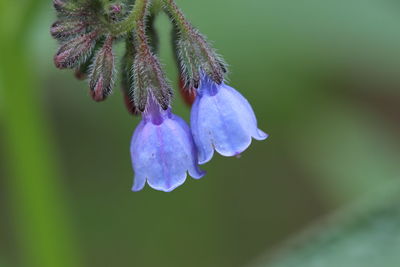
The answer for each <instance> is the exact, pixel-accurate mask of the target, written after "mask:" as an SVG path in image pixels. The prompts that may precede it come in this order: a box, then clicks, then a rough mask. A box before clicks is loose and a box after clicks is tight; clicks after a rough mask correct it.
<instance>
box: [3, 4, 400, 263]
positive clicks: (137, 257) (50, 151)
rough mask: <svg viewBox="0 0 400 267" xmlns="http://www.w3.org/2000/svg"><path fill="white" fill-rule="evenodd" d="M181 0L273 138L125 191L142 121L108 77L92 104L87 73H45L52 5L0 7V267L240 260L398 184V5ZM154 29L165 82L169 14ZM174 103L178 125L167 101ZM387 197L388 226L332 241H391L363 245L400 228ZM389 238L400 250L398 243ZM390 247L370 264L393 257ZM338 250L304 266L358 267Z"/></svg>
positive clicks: (172, 73)
mask: <svg viewBox="0 0 400 267" xmlns="http://www.w3.org/2000/svg"><path fill="white" fill-rule="evenodd" d="M177 3H178V4H179V5H180V7H181V8H182V9H183V10H184V12H185V13H186V15H187V16H188V18H189V19H190V20H191V21H192V22H193V24H194V25H196V26H197V27H198V28H199V29H200V30H201V31H202V32H203V33H204V34H206V35H207V36H208V38H209V39H210V40H212V41H213V43H214V46H215V47H217V48H218V50H219V52H220V53H221V54H222V55H224V57H225V59H226V60H227V62H228V63H229V64H230V70H231V74H230V82H229V83H230V85H232V86H233V87H235V88H236V89H238V90H239V91H241V92H242V93H243V94H244V95H245V96H246V98H247V99H248V100H249V101H250V103H251V104H252V106H253V108H254V110H255V112H256V114H257V117H258V121H259V127H260V128H261V129H263V130H264V131H266V132H268V133H269V134H270V138H269V139H268V140H267V141H264V142H257V141H254V142H253V144H252V146H251V147H250V149H248V150H247V151H246V152H245V153H243V155H242V156H241V158H240V159H236V158H223V157H220V156H216V157H215V158H214V159H213V160H212V161H211V162H210V163H209V164H206V165H205V166H204V169H205V170H207V172H208V174H207V175H206V176H205V177H204V178H203V179H201V180H199V181H195V180H193V179H189V180H188V181H187V182H186V183H185V184H184V185H183V186H181V187H179V188H178V189H177V190H175V191H174V192H172V193H161V192H157V191H154V190H151V189H149V188H148V187H146V189H145V190H144V191H143V192H139V193H133V192H131V191H130V189H131V185H132V178H133V171H132V169H131V163H130V155H129V144H130V138H131V135H132V133H133V130H134V129H135V126H136V124H137V123H138V122H139V118H134V117H132V116H130V115H129V114H128V113H127V112H126V110H125V107H124V105H123V99H122V95H121V92H120V91H119V86H117V88H116V90H115V93H114V95H113V96H112V97H110V98H109V99H108V100H107V101H106V102H103V103H100V104H99V103H94V102H93V101H92V100H91V98H90V96H89V94H88V88H87V84H86V83H85V82H81V81H76V80H75V79H74V77H73V73H72V71H60V70H57V69H56V68H55V67H54V66H53V60H52V57H53V54H54V53H55V51H56V48H57V43H56V41H55V40H52V39H51V36H50V34H49V27H50V25H51V24H52V22H53V21H54V20H55V12H54V10H53V8H52V4H51V1H38V0H31V1H30V0H25V1H22V0H21V1H1V2H0V29H1V32H0V36H1V37H0V44H1V47H0V178H1V179H0V266H1V267H3V266H5V267H9V266H23V267H25V266H29V267H30V266H34V267H36V266H40V267H47V266H49V267H50V266H51V267H58V266H60V267H63V266H66V267H67V266H68V267H75V266H76V267H78V266H90V267H92V266H96V267H108V266H143V267H147V266H150V267H152V266H174V267H178V266H194V267H196V266H220V267H225V266H226V267H231V266H232V267H235V266H247V265H251V264H252V263H253V262H255V261H257V259H263V256H260V255H264V254H265V253H267V254H271V253H273V251H275V249H276V247H280V246H282V244H284V240H288V239H291V237H292V236H293V235H297V234H298V233H299V232H302V231H303V230H304V229H306V228H308V227H309V226H310V225H313V224H314V223H315V222H317V221H319V220H320V219H321V218H322V217H324V216H326V215H328V214H331V213H332V212H336V210H341V209H342V208H344V209H347V207H348V206H351V205H353V204H352V203H354V202H357V201H358V200H359V199H365V200H366V201H365V202H361V204H359V205H360V206H362V209H365V210H367V211H366V213H368V210H369V207H374V205H376V204H375V203H376V201H375V199H379V200H381V199H382V198H381V197H376V196H375V194H373V192H375V191H377V190H378V189H379V190H378V191H380V192H381V193H380V194H382V195H387V194H389V193H387V192H386V191H385V190H386V189H385V188H396V186H397V183H398V182H397V180H398V179H399V174H400V164H399V160H400V105H399V104H400V90H399V89H400V75H399V74H400V30H399V29H400V3H399V2H398V1H393V0H335V1H328V0H304V1H297V0H287V1H282V0H246V1H240V0H219V1H215V0H202V1H184V0H177ZM156 23H157V30H158V32H159V34H160V39H161V51H160V56H161V58H162V61H163V63H164V64H165V66H166V68H167V72H168V76H169V78H170V80H171V81H172V82H173V84H174V86H175V88H176V84H177V82H176V77H177V69H176V66H175V63H174V61H173V55H172V50H171V45H170V30H171V26H170V23H169V21H168V19H167V18H166V16H165V15H163V16H160V17H159V18H158V19H157V22H156ZM174 111H175V112H176V113H177V114H179V115H181V116H183V117H184V118H186V119H187V118H189V112H190V111H189V109H188V108H187V107H186V106H185V105H184V104H183V102H182V101H181V100H180V99H179V96H178V94H176V97H175V100H174ZM388 184H389V186H388ZM381 188H383V189H381ZM399 192H400V191H399ZM373 195H374V197H373ZM394 195H396V193H395V194H394ZM379 196H380V195H379ZM390 199H391V200H390V201H389V202H390V205H385V204H382V206H384V208H382V209H384V211H385V212H384V214H386V215H385V216H383V218H386V217H387V218H388V219H387V220H388V221H391V222H393V223H392V224H389V223H388V224H385V223H383V224H377V225H378V226H377V227H372V229H370V228H368V227H366V226H365V225H364V224H362V223H360V225H359V226H358V224H355V225H356V227H353V228H351V229H350V230H347V231H344V233H343V232H341V235H339V237H337V239H341V238H350V239H351V238H352V236H354V235H355V234H354V233H355V232H356V230H357V231H359V232H362V233H364V235H361V234H359V235H355V236H356V238H359V239H356V241H354V242H353V243H351V242H350V243H349V242H342V243H345V246H344V248H345V249H346V250H347V249H351V248H355V247H358V245H359V244H361V243H362V244H365V243H368V242H370V241H371V239H368V238H369V233H371V234H374V236H375V237H376V235H379V234H376V233H379V232H380V231H381V230H387V228H386V227H387V226H388V225H391V227H390V229H391V230H390V234H389V235H386V236H384V237H383V238H381V239H378V241H376V242H375V243H373V244H376V246H377V247H378V246H379V245H380V244H387V242H386V241H387V239H385V238H388V237H389V236H395V237H398V236H400V224H399V223H398V222H399V221H400V216H398V214H399V205H398V201H397V200H396V198H394V200H393V199H392V198H390ZM378 206H379V205H378ZM356 210H358V208H356ZM379 210H381V209H380V208H379ZM346 214H347V215H345V216H344V217H353V215H354V214H353V213H352V211H351V209H350V211H348V212H347V213H346ZM378 214H380V213H378ZM388 214H389V215H388ZM390 215H393V216H390ZM377 216H378V217H379V218H381V217H380V215H377ZM367 218H377V217H376V216H370V217H367ZM385 220H386V219H385ZM385 222H386V221H385ZM339 224H340V220H337V222H336V220H334V222H333V223H332V224H331V225H332V226H330V227H337V225H339ZM343 227H346V226H343ZM352 229H353V230H352ZM354 229H355V230H354ZM331 232H332V235H334V236H335V231H331ZM359 232H357V233H359ZM386 234H387V233H386ZM328 235H329V233H328ZM360 236H361V238H360ZM365 236H367V238H365ZM357 240H358V241H357ZM339 243H340V242H339ZM391 244H392V243H391ZM393 244H396V246H394V245H393V246H392V248H393V247H394V248H400V245H399V244H400V240H396V242H395V241H393ZM310 251H311V252H310ZM310 251H308V252H307V253H309V254H310V255H315V254H316V253H318V252H317V251H315V252H314V249H313V248H310ZM327 251H328V252H329V250H327ZM327 251H324V253H328V252H327ZM365 251H368V253H369V251H375V248H374V247H372V249H370V250H365ZM365 251H364V252H365ZM385 251H386V250H385ZM393 251H394V252H393V253H392V254H390V255H391V257H392V258H390V257H389V256H387V255H383V256H382V257H384V258H390V260H391V261H390V262H388V263H386V265H385V264H383V265H382V266H399V265H397V264H396V263H399V264H400V262H399V261H397V260H398V259H399V258H397V259H396V257H395V254H396V253H395V251H396V250H393ZM336 252H337V250H336ZM300 253H303V252H300ZM334 255H336V254H334ZM338 255H341V256H343V254H340V253H337V255H336V256H337V257H335V256H330V257H329V256H326V257H325V256H324V257H322V258H324V259H325V260H330V263H331V265H328V264H325V263H322V262H319V261H316V263H317V264H316V265H311V264H305V265H304V266H338V267H341V266H358V265H357V264H355V263H353V264H350V263H348V262H347V263H346V261H345V260H344V259H345V258H344V259H343V258H342V257H341V256H338ZM360 255H364V254H362V253H361V254H360ZM367 255H368V254H367ZM393 257H394V258H393ZM397 257H399V256H397ZM283 258H286V256H284V257H283ZM305 258H306V259H307V258H309V257H305ZM339 258H340V260H342V263H337V264H333V263H332V261H333V262H335V259H339ZM279 259H280V258H279V257H278V260H276V261H278V262H279V261H280V260H279ZM286 259H287V258H286ZM261 262H264V261H263V260H261ZM293 262H295V261H293ZM293 262H292V263H293ZM378 262H380V261H378ZM358 263H360V262H358ZM380 263H382V262H380ZM346 264H347V265H346ZM360 264H361V263H360ZM261 266H275V265H274V263H271V265H269V264H267V263H262V264H261ZM277 266H300V265H296V264H294V265H290V264H289V263H287V264H285V263H283V264H282V265H277ZM360 266H366V265H360ZM371 266H377V265H371Z"/></svg>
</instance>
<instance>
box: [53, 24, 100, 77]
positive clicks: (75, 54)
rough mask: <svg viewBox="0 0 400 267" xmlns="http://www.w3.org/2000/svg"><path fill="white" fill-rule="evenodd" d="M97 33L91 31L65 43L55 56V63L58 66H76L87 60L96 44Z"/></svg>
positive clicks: (63, 67) (61, 67)
mask: <svg viewBox="0 0 400 267" xmlns="http://www.w3.org/2000/svg"><path fill="white" fill-rule="evenodd" d="M96 39H97V33H96V32H91V33H87V34H82V35H80V36H78V37H76V38H74V39H71V40H70V41H68V42H66V43H65V44H63V45H62V46H61V47H60V48H59V49H58V52H57V54H56V55H55V56H54V63H55V65H56V67H57V68H59V69H65V68H75V67H76V66H78V65H79V64H81V63H82V62H84V61H85V59H86V58H87V56H88V55H90V53H91V52H92V50H93V48H94V45H95V44H96Z"/></svg>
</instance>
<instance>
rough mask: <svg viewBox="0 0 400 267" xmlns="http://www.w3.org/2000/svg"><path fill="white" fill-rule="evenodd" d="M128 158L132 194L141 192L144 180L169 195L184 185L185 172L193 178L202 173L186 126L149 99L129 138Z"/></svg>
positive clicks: (181, 120)
mask: <svg viewBox="0 0 400 267" xmlns="http://www.w3.org/2000/svg"><path fill="white" fill-rule="evenodd" d="M131 156H132V163H133V169H134V171H135V178H134V185H133V188H132V190H133V191H140V190H142V189H143V187H144V185H145V183H146V181H147V183H148V184H149V185H150V186H151V187H152V188H154V189H156V190H160V191H165V192H170V191H172V190H174V189H175V188H176V187H178V186H180V185H182V184H183V183H184V182H185V180H186V176H187V174H186V173H187V172H189V174H190V176H192V177H193V178H196V179H199V178H201V177H203V176H204V174H205V173H204V172H203V171H202V170H200V169H199V167H198V163H197V161H198V160H197V151H196V147H195V145H194V142H193V138H192V136H191V133H190V129H189V126H188V125H187V123H186V122H185V121H184V120H183V119H182V118H180V117H178V116H176V115H174V114H172V113H171V110H170V109H167V110H163V109H162V108H161V107H160V106H159V105H158V104H157V103H156V101H155V100H154V99H153V97H149V103H148V105H147V107H146V110H145V111H144V112H143V119H142V121H141V122H140V124H139V125H138V127H137V128H136V130H135V133H134V135H133V137H132V142H131Z"/></svg>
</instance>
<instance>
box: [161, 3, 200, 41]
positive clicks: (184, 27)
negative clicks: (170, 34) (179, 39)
mask: <svg viewBox="0 0 400 267" xmlns="http://www.w3.org/2000/svg"><path fill="white" fill-rule="evenodd" d="M161 2H162V4H163V8H164V10H165V12H166V13H167V14H168V15H169V16H170V17H171V18H172V19H173V21H174V24H175V26H176V27H177V28H178V30H179V32H180V33H181V34H189V33H190V32H191V31H192V30H193V26H192V25H191V24H190V22H189V21H188V20H187V19H186V17H185V15H184V14H183V12H182V11H181V10H180V8H179V7H178V5H177V4H176V3H175V1H174V0H161Z"/></svg>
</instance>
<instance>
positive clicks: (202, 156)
mask: <svg viewBox="0 0 400 267" xmlns="http://www.w3.org/2000/svg"><path fill="white" fill-rule="evenodd" d="M191 128H192V135H193V138H194V141H195V144H196V146H197V149H198V152H199V163H200V164H203V163H206V162H208V161H210V160H211V158H212V157H213V154H214V149H215V150H216V151H217V152H218V153H220V154H221V155H223V156H227V157H230V156H235V155H239V154H240V153H242V152H243V151H244V150H246V149H247V148H248V147H249V146H250V144H251V140H252V138H254V139H256V140H264V139H266V138H267V137H268V135H267V134H266V133H264V132H263V131H261V130H260V129H258V127H257V120H256V117H255V115H254V111H253V109H252V108H251V106H250V104H249V102H248V101H247V100H246V99H245V98H244V97H243V96H242V95H241V94H240V93H239V92H238V91H236V90H235V89H233V88H232V87H230V86H228V85H226V84H224V83H221V84H220V85H219V84H216V83H215V82H213V81H212V80H211V79H209V78H208V77H207V76H204V77H203V79H202V80H201V84H200V87H199V89H198V90H197V97H196V100H195V102H194V105H193V107H192V112H191Z"/></svg>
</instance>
